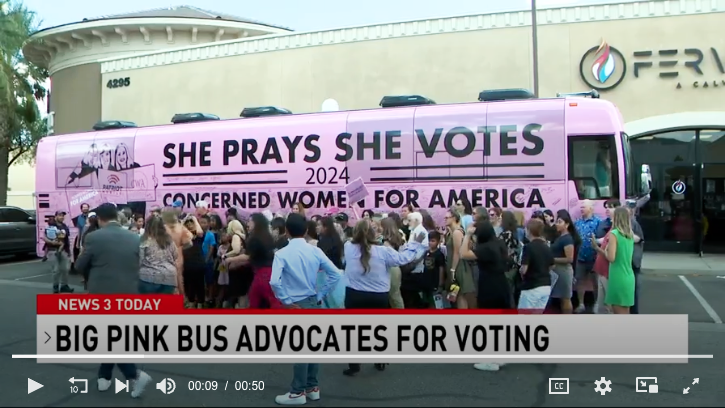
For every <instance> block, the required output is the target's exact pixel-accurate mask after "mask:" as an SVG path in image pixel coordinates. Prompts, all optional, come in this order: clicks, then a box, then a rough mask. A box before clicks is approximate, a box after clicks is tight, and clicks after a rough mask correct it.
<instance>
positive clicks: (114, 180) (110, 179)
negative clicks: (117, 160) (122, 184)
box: [108, 174, 121, 184]
mask: <svg viewBox="0 0 725 408" xmlns="http://www.w3.org/2000/svg"><path fill="white" fill-rule="evenodd" d="M119 181H121V179H119V178H118V176H117V175H115V174H111V175H110V176H108V183H109V184H118V182H119Z"/></svg>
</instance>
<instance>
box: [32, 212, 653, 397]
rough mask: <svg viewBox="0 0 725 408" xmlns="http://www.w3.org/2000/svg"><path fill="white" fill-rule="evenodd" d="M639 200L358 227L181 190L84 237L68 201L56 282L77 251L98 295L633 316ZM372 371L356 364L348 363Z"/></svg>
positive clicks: (209, 303) (334, 216) (364, 222)
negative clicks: (190, 202) (191, 205)
mask: <svg viewBox="0 0 725 408" xmlns="http://www.w3.org/2000/svg"><path fill="white" fill-rule="evenodd" d="M637 206H638V203H635V202H633V201H632V202H630V201H628V202H627V203H626V205H625V206H622V205H621V203H620V202H619V201H618V200H609V201H607V202H606V203H605V207H606V214H607V217H606V218H605V219H601V218H600V217H598V216H596V215H595V214H594V213H595V211H594V210H595V209H594V207H593V203H592V202H591V201H588V200H585V201H583V202H582V205H581V217H579V218H578V219H577V220H576V221H574V219H573V217H572V216H571V214H570V213H569V212H568V211H567V210H559V211H556V212H553V211H551V210H547V209H540V210H536V211H534V212H533V213H532V214H531V216H530V218H529V219H528V220H527V219H525V216H524V213H523V212H517V211H506V210H502V209H501V208H490V209H486V208H475V209H474V208H472V207H471V205H470V203H468V202H467V201H466V200H459V202H457V203H456V205H455V206H454V207H453V208H451V209H449V210H448V211H447V212H446V214H445V217H444V218H443V220H442V221H443V223H442V224H438V223H436V221H435V220H434V219H433V217H432V216H431V215H430V214H429V213H428V212H427V211H425V210H424V209H416V208H412V207H411V206H405V207H403V208H402V209H401V211H400V212H390V213H378V212H375V211H373V210H364V211H362V213H361V215H360V216H359V219H358V220H357V222H355V223H354V225H350V224H351V223H350V217H349V215H348V214H347V213H346V212H340V211H336V212H335V213H329V214H325V215H312V216H306V214H305V210H306V209H305V208H304V206H302V205H301V204H299V203H298V204H295V205H294V206H293V207H292V211H291V212H290V213H289V214H284V215H283V214H272V213H270V212H269V211H265V212H261V213H254V214H248V215H247V214H243V213H241V212H239V211H237V210H236V209H234V208H231V209H228V210H227V211H226V212H225V213H224V214H223V216H224V217H223V218H222V214H219V213H216V212H214V211H212V210H210V208H209V205H208V203H206V202H204V201H199V202H197V203H196V208H195V211H194V212H193V213H185V212H184V210H183V208H182V207H183V206H182V203H181V202H175V203H174V205H173V206H172V207H171V208H167V209H161V208H158V209H154V210H153V211H152V212H151V214H150V215H149V216H148V217H145V216H144V215H140V214H138V215H136V214H132V213H131V212H130V211H129V210H128V209H119V208H117V207H116V206H115V205H114V204H110V203H108V204H103V205H101V206H99V207H98V208H96V209H95V210H94V212H91V211H90V208H88V205H86V204H83V205H82V206H81V211H82V216H81V217H79V221H78V222H76V223H75V224H76V226H77V227H78V228H79V234H78V238H77V239H76V240H75V242H74V244H73V245H72V246H71V243H70V242H69V237H70V230H69V227H68V226H67V225H66V224H65V223H64V217H65V213H63V212H58V213H56V217H55V220H54V222H52V223H51V224H52V225H50V226H49V227H48V232H47V233H46V236H45V238H44V239H45V243H46V248H47V251H48V253H47V257H48V259H49V260H50V259H53V262H52V266H51V267H52V272H53V277H54V291H56V292H70V291H71V289H70V288H69V287H68V281H67V279H68V277H67V269H68V267H66V265H67V264H66V263H67V262H69V260H70V259H71V254H72V252H75V253H74V254H73V255H74V256H73V259H74V260H75V263H74V269H75V270H77V271H78V272H79V273H81V274H83V277H84V281H85V284H86V287H87V289H88V291H89V293H94V294H113V293H142V294H173V293H177V294H181V295H183V296H184V297H185V299H186V303H187V307H189V308H214V307H217V308H231V307H233V308H302V309H305V308H321V307H326V308H348V309H385V308H399V309H403V308H412V309H441V308H456V309H475V308H484V309H516V308H518V309H520V310H522V311H526V312H527V313H544V312H550V313H562V314H571V313H586V312H589V313H615V314H628V313H638V305H637V297H638V285H637V276H638V273H639V268H640V265H641V259H642V247H643V242H644V237H643V234H642V230H641V228H640V227H639V224H638V223H637V221H636V218H635V217H634V215H635V212H636V208H637ZM81 218H82V220H81ZM356 218H358V217H357V215H356ZM59 232H60V233H59ZM71 248H73V251H72V250H71ZM587 294H589V295H587ZM500 367H501V364H493V363H482V364H476V365H475V368H476V369H478V370H483V371H497V370H499V369H500ZM119 368H120V369H121V371H122V372H123V373H124V375H126V377H127V378H128V379H129V380H133V381H134V384H135V386H134V396H138V395H140V394H141V393H142V392H143V389H144V387H145V386H146V385H147V384H148V382H149V381H150V377H149V376H148V375H147V374H146V373H144V372H142V371H139V370H137V368H136V367H135V366H134V365H133V364H119ZM375 368H376V369H377V370H380V371H382V370H385V369H386V365H385V364H375ZM112 369H113V365H102V366H101V369H100V371H99V383H98V386H99V389H101V390H105V389H108V384H110V376H111V371H112ZM317 370H318V365H317V364H296V365H295V368H294V379H293V382H292V386H291V389H290V392H288V393H286V394H284V395H281V396H278V397H277V399H276V402H277V403H279V404H282V405H301V404H304V403H305V402H306V401H307V400H316V399H319V398H320V393H319V387H318V383H317ZM360 370H361V366H360V365H359V364H350V365H349V367H348V368H347V369H345V370H344V371H343V374H344V375H347V376H355V375H356V374H357V373H358V372H359V371H360ZM107 381H108V382H107Z"/></svg>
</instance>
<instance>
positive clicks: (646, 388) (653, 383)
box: [635, 377, 659, 394]
mask: <svg viewBox="0 0 725 408" xmlns="http://www.w3.org/2000/svg"><path fill="white" fill-rule="evenodd" d="M636 381H637V384H636V386H635V390H637V392H648V393H650V394H657V393H658V392H659V386H658V385H657V377H637V379H636Z"/></svg>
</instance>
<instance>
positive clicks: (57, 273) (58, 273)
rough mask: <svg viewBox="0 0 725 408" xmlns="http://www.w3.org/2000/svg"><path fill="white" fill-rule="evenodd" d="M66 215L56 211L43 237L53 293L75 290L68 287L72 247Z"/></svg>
mask: <svg viewBox="0 0 725 408" xmlns="http://www.w3.org/2000/svg"><path fill="white" fill-rule="evenodd" d="M65 215H66V212H65V211H56V212H55V217H54V218H53V220H52V221H51V222H50V223H49V228H46V230H45V236H43V241H44V242H45V245H46V248H47V251H48V260H49V261H50V271H51V274H52V275H53V293H73V289H71V287H70V286H68V274H69V272H70V254H71V245H70V229H68V226H67V225H66V224H65V222H64V221H65Z"/></svg>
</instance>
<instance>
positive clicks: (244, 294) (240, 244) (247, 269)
mask: <svg viewBox="0 0 725 408" xmlns="http://www.w3.org/2000/svg"><path fill="white" fill-rule="evenodd" d="M227 233H228V234H229V235H230V237H231V250H230V251H229V252H227V253H226V254H225V261H226V263H227V268H228V270H229V288H228V290H229V292H228V296H229V298H230V302H231V303H233V304H236V306H235V308H237V309H247V308H248V307H249V298H248V295H249V288H250V287H251V286H252V280H254V272H253V270H252V266H251V265H250V264H249V259H248V258H247V257H245V256H242V255H245V254H246V253H247V231H246V230H245V228H244V224H242V223H241V222H240V221H238V220H236V219H233V220H231V221H230V222H229V224H228V225H227Z"/></svg>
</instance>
